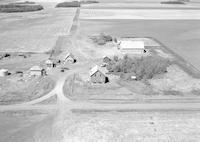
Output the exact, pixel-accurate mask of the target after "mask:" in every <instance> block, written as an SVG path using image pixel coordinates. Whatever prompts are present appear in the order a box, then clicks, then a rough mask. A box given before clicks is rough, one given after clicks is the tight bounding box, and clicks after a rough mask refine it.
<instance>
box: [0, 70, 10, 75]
mask: <svg viewBox="0 0 200 142" xmlns="http://www.w3.org/2000/svg"><path fill="white" fill-rule="evenodd" d="M8 75H9V72H8V70H7V69H0V77H4V76H8Z"/></svg>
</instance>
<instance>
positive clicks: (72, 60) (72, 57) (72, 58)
mask: <svg viewBox="0 0 200 142" xmlns="http://www.w3.org/2000/svg"><path fill="white" fill-rule="evenodd" d="M64 60H65V61H67V62H70V63H75V62H76V59H75V58H74V55H72V54H71V53H68V54H67V55H66V57H65V59H64Z"/></svg>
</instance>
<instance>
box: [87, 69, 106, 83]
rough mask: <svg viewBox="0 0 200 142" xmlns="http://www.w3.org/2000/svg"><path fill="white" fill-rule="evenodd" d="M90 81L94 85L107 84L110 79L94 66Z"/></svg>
mask: <svg viewBox="0 0 200 142" xmlns="http://www.w3.org/2000/svg"><path fill="white" fill-rule="evenodd" d="M89 74H90V80H91V82H92V83H107V82H109V80H108V77H107V76H106V75H105V74H104V73H103V72H102V71H101V70H100V69H99V67H98V66H94V67H93V68H92V69H91V70H90V72H89Z"/></svg>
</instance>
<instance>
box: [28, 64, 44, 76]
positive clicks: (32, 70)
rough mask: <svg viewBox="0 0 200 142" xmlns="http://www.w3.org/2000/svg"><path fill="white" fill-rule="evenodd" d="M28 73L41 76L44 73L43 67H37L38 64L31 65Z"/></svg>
mask: <svg viewBox="0 0 200 142" xmlns="http://www.w3.org/2000/svg"><path fill="white" fill-rule="evenodd" d="M30 75H31V76H43V75H46V71H45V69H43V68H41V67H39V66H33V67H32V68H30Z"/></svg>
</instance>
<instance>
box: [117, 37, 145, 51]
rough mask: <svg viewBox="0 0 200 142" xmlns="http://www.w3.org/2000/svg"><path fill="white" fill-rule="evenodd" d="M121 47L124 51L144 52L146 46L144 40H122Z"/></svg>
mask: <svg viewBox="0 0 200 142" xmlns="http://www.w3.org/2000/svg"><path fill="white" fill-rule="evenodd" d="M120 49H121V51H122V52H123V53H132V54H143V53H145V47H144V42H143V41H131V40H122V41H121V43H120Z"/></svg>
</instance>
